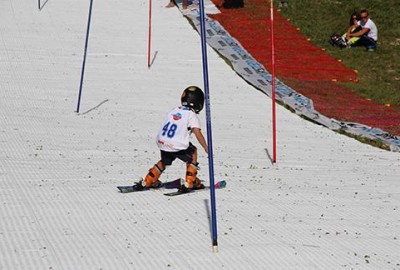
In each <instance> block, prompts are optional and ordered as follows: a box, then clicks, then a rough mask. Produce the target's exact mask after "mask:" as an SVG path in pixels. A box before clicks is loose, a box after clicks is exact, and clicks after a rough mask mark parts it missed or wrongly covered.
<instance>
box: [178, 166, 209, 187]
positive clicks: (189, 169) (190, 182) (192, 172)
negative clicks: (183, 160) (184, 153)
mask: <svg viewBox="0 0 400 270" xmlns="http://www.w3.org/2000/svg"><path fill="white" fill-rule="evenodd" d="M198 165H199V164H198V163H196V164H194V163H188V164H187V166H186V179H185V184H184V185H182V186H181V188H180V190H182V191H187V190H188V192H190V190H192V189H202V188H204V185H203V184H202V183H201V180H200V179H199V178H197V170H198V169H199V167H198Z"/></svg>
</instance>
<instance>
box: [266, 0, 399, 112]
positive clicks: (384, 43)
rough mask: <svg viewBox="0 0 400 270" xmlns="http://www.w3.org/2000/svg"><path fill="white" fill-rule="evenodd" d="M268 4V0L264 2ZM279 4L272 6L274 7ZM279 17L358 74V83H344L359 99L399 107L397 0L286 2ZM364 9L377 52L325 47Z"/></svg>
mask: <svg viewBox="0 0 400 270" xmlns="http://www.w3.org/2000/svg"><path fill="white" fill-rule="evenodd" d="M266 1H267V0H266ZM278 3H279V0H276V1H275V2H274V4H275V5H276V6H277V5H278ZM288 3H289V5H288V7H287V8H281V13H282V14H283V15H284V16H285V17H287V18H289V19H290V20H291V22H292V23H293V24H294V25H295V26H296V27H299V28H300V29H301V30H300V31H301V32H302V33H303V35H305V36H306V37H308V38H311V40H312V42H313V43H314V44H315V45H317V46H319V47H321V48H325V49H326V52H327V53H328V54H330V55H332V56H333V57H334V58H336V59H341V60H342V61H343V63H344V64H345V65H346V66H347V67H349V68H351V69H355V70H358V79H359V82H358V83H354V82H351V83H350V82H349V83H343V86H345V87H346V88H347V89H350V90H352V91H354V92H356V93H358V94H359V95H360V96H363V97H366V98H371V99H372V100H374V101H376V102H378V103H381V104H391V105H392V106H396V107H400V15H399V14H400V0H371V1H368V0H288ZM363 8H366V9H368V11H369V14H370V18H371V19H372V20H373V21H374V22H375V24H376V25H377V27H378V49H377V50H376V51H374V52H367V51H366V50H365V49H364V48H363V47H357V48H351V49H339V48H338V47H332V46H331V45H330V44H329V43H328V39H329V36H330V35H331V34H333V33H338V34H339V33H340V34H342V33H344V32H346V30H347V28H348V22H349V17H350V15H351V13H352V12H353V11H354V9H357V10H360V9H363Z"/></svg>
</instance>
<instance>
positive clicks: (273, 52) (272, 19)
mask: <svg viewBox="0 0 400 270" xmlns="http://www.w3.org/2000/svg"><path fill="white" fill-rule="evenodd" d="M271 66H272V67H271V73H272V80H271V84H272V97H271V99H272V163H275V162H276V102H275V99H276V97H275V38H274V4H273V0H271Z"/></svg>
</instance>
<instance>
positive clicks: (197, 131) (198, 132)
mask: <svg viewBox="0 0 400 270" xmlns="http://www.w3.org/2000/svg"><path fill="white" fill-rule="evenodd" d="M192 132H193V133H194V135H195V136H196V139H197V141H198V142H199V143H200V145H201V146H202V147H203V149H204V151H205V152H206V153H207V154H208V146H207V142H206V139H205V138H204V136H203V133H201V129H199V128H192Z"/></svg>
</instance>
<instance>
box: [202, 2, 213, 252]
mask: <svg viewBox="0 0 400 270" xmlns="http://www.w3.org/2000/svg"><path fill="white" fill-rule="evenodd" d="M199 5H200V6H199V7H200V34H201V50H202V55H203V78H204V92H205V101H206V121H207V143H208V167H209V178H210V197H211V222H212V239H213V251H214V253H217V252H218V233H217V214H216V212H217V211H216V206H215V186H214V184H215V181H214V160H213V146H212V130H211V109H210V91H209V85H208V63H207V43H206V30H205V18H204V17H205V16H204V2H203V0H200V1H199Z"/></svg>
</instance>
